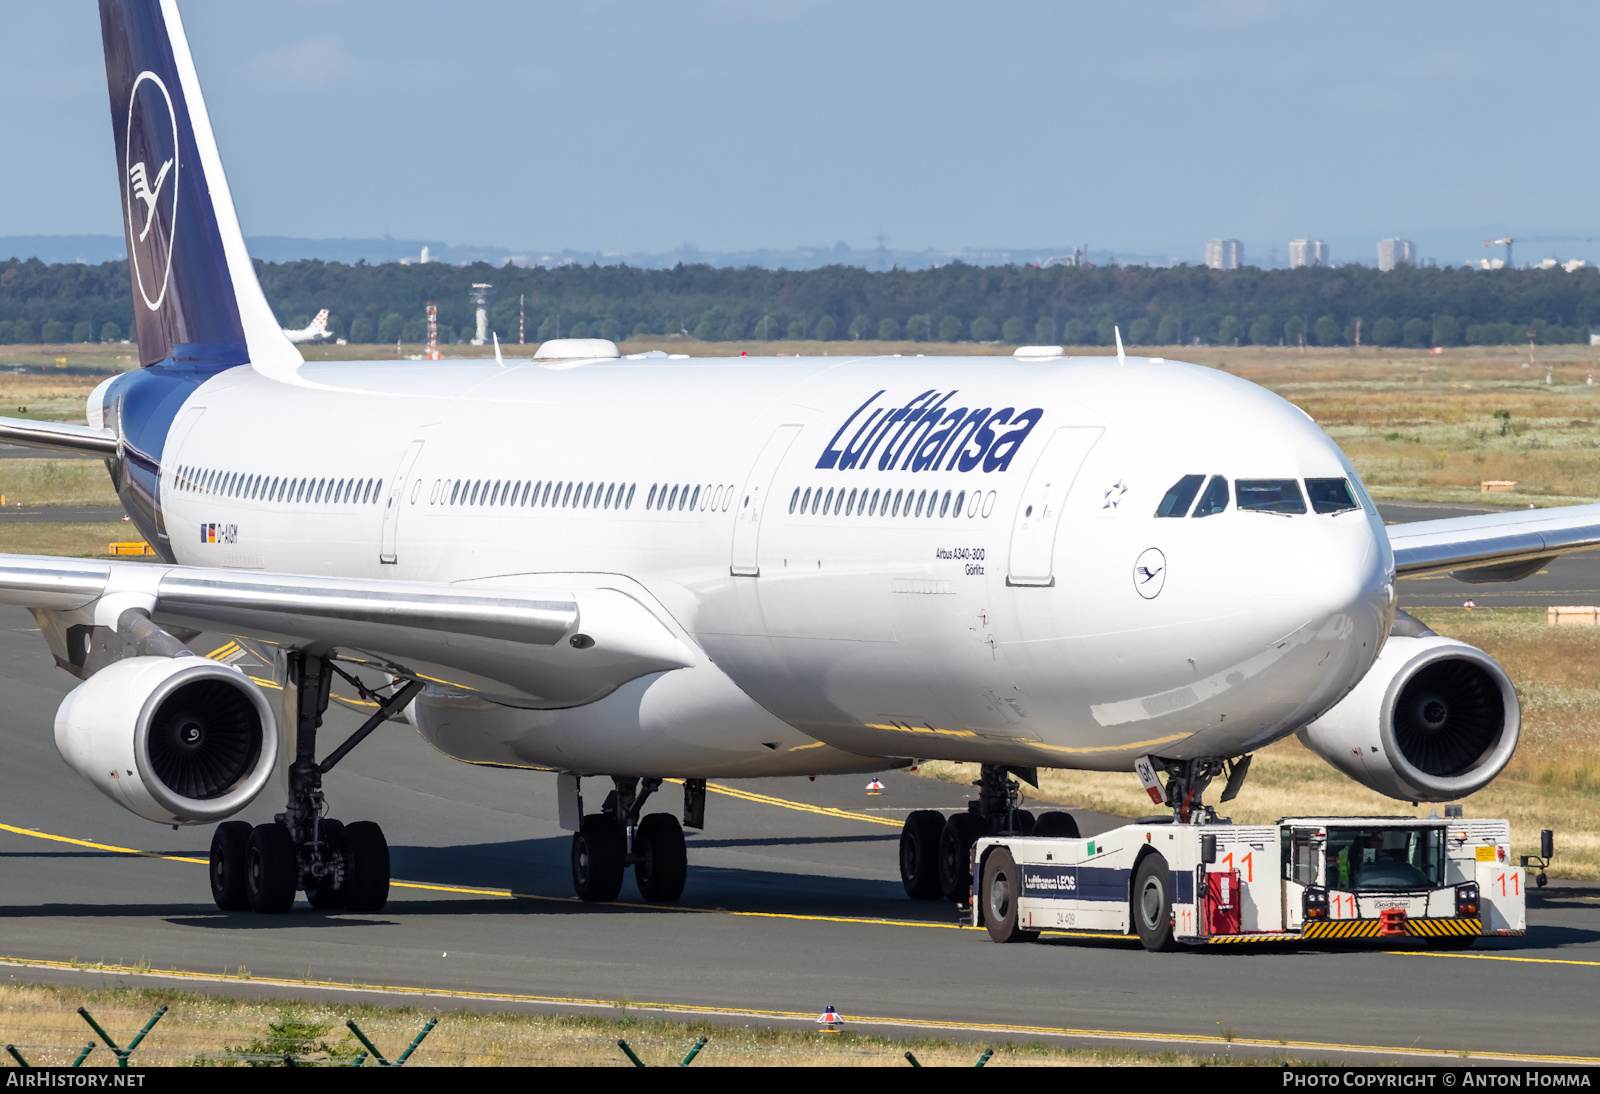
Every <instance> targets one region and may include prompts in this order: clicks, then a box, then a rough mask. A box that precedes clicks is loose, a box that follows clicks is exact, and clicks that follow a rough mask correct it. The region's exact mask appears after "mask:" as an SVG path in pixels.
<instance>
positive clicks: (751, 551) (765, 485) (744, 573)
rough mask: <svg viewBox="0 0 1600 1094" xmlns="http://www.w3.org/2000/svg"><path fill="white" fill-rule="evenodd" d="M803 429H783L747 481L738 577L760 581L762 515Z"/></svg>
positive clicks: (737, 533)
mask: <svg viewBox="0 0 1600 1094" xmlns="http://www.w3.org/2000/svg"><path fill="white" fill-rule="evenodd" d="M801 428H802V427H801V426H798V425H780V426H779V427H778V428H777V429H776V430H774V431H773V434H772V436H771V437H768V438H767V443H766V445H765V446H763V447H762V449H761V455H759V456H757V457H756V462H755V466H753V467H752V468H750V475H749V477H748V478H746V479H745V482H744V490H743V491H742V492H741V493H740V495H739V498H738V505H739V515H738V517H737V519H735V520H734V522H733V563H732V565H731V566H730V567H729V572H730V573H732V574H733V576H735V577H759V576H760V574H761V565H760V562H759V561H758V558H759V556H758V555H757V554H756V549H757V547H758V546H759V543H758V541H759V539H760V536H761V515H762V513H764V512H765V511H766V508H767V506H768V504H770V503H771V495H772V480H773V478H774V477H775V476H776V475H777V473H778V465H779V464H781V463H782V462H783V457H784V456H785V455H786V454H787V453H788V451H789V446H790V445H792V444H793V443H794V439H795V438H796V437H798V436H799V435H800V430H801Z"/></svg>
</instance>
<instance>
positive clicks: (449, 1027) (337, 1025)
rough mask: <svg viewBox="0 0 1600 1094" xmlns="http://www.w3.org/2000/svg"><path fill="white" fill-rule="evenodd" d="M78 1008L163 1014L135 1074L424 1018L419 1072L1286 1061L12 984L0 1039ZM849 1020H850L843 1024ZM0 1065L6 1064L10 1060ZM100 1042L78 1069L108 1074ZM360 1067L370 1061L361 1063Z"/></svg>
mask: <svg viewBox="0 0 1600 1094" xmlns="http://www.w3.org/2000/svg"><path fill="white" fill-rule="evenodd" d="M80 1006H81V1007H85V1008H86V1009H87V1010H88V1011H89V1012H90V1013H91V1014H92V1015H93V1016H94V1018H95V1020H96V1021H97V1022H99V1023H100V1025H101V1026H102V1027H103V1028H104V1029H105V1030H106V1032H107V1033H109V1034H111V1036H112V1037H114V1038H116V1039H118V1041H119V1043H121V1044H127V1042H128V1039H129V1038H130V1037H131V1036H132V1035H133V1034H134V1033H135V1032H137V1031H138V1030H139V1029H140V1027H142V1026H143V1025H144V1024H145V1022H147V1021H149V1019H150V1016H151V1014H152V1013H154V1011H155V1009H156V1008H157V1007H159V1006H166V1007H168V1008H169V1009H168V1011H167V1014H166V1015H165V1016H163V1017H162V1019H161V1021H160V1022H158V1023H157V1024H156V1026H155V1028H154V1029H153V1030H152V1031H151V1033H150V1035H149V1036H148V1037H147V1038H146V1039H145V1040H144V1042H143V1043H142V1044H141V1045H140V1046H139V1048H138V1049H137V1051H136V1052H135V1053H134V1055H133V1057H132V1061H131V1062H132V1063H133V1064H134V1065H135V1066H141V1065H142V1066H145V1067H153V1066H162V1065H167V1066H173V1065H176V1066H185V1065H189V1066H194V1065H201V1066H244V1065H252V1064H253V1065H255V1066H271V1065H273V1064H281V1062H282V1059H283V1055H284V1053H286V1052H288V1053H290V1054H292V1055H294V1056H295V1059H296V1062H297V1063H300V1064H302V1065H305V1064H314V1063H325V1064H326V1063H334V1064H340V1063H342V1064H348V1063H350V1062H351V1061H352V1060H353V1058H354V1057H355V1055H356V1054H357V1052H358V1051H360V1049H361V1045H360V1043H359V1042H358V1041H357V1040H356V1038H355V1036H354V1034H352V1033H351V1032H350V1031H349V1030H348V1029H347V1028H346V1027H345V1025H344V1023H345V1020H346V1019H354V1020H355V1022H356V1024H357V1025H359V1026H360V1027H361V1030H362V1032H363V1033H365V1034H366V1035H367V1037H368V1038H369V1039H370V1040H371V1041H372V1042H373V1044H374V1045H376V1046H377V1048H378V1050H379V1051H380V1052H382V1053H383V1054H384V1056H385V1057H386V1058H388V1059H389V1060H391V1061H392V1060H394V1059H395V1058H396V1057H397V1056H398V1055H399V1054H400V1053H401V1052H402V1051H404V1049H405V1047H406V1045H408V1044H409V1043H410V1042H411V1039H412V1038H413V1037H415V1036H416V1034H417V1032H418V1030H420V1029H421V1028H422V1025H423V1023H424V1022H425V1021H426V1020H427V1019H428V1018H432V1017H437V1018H438V1019H439V1024H438V1025H437V1026H436V1027H435V1028H434V1030H433V1031H432V1032H431V1033H430V1034H429V1035H428V1037H427V1038H426V1039H425V1040H424V1041H423V1042H422V1044H421V1046H420V1047H419V1048H418V1049H417V1051H416V1053H415V1054H414V1055H413V1056H412V1057H411V1059H410V1060H409V1061H408V1064H409V1065H415V1066H422V1067H500V1066H520V1067H526V1066H566V1067H605V1066H611V1067H631V1066H633V1065H632V1064H631V1063H630V1062H629V1060H628V1059H627V1057H625V1056H624V1055H623V1053H622V1050H621V1049H620V1048H618V1047H617V1040H618V1039H619V1038H625V1039H626V1040H627V1041H628V1044H629V1047H630V1048H632V1049H633V1051H634V1052H635V1053H636V1054H637V1055H638V1056H639V1057H640V1058H641V1059H642V1060H643V1061H644V1062H645V1063H646V1064H648V1065H651V1066H656V1067H660V1066H674V1065H676V1064H677V1063H678V1062H679V1061H680V1060H681V1059H682V1058H683V1057H684V1055H685V1054H686V1053H687V1052H688V1051H689V1049H690V1047H691V1046H693V1044H694V1042H695V1040H696V1039H697V1038H700V1037H705V1038H706V1039H707V1040H706V1045H705V1047H704V1048H703V1049H702V1050H701V1051H700V1053H699V1055H698V1056H696V1057H695V1060H694V1064H693V1066H695V1067H792V1066H812V1067H816V1066H822V1067H909V1066H910V1064H909V1062H908V1061H907V1060H906V1058H905V1054H906V1052H907V1051H910V1052H912V1053H913V1054H914V1055H915V1056H916V1057H917V1061H918V1062H919V1063H921V1064H924V1065H927V1066H957V1067H971V1066H972V1065H973V1064H974V1063H975V1062H976V1060H977V1058H978V1056H979V1054H980V1053H981V1052H982V1051H983V1049H984V1048H985V1047H992V1048H993V1049H994V1055H993V1057H992V1058H991V1059H990V1060H989V1062H988V1064H987V1065H986V1066H988V1067H1019V1066H1020V1067H1060V1066H1078V1067H1104V1066H1108V1065H1124V1066H1140V1065H1184V1066H1193V1065H1195V1064H1213V1065H1215V1064H1230V1063H1254V1064H1263V1065H1268V1066H1277V1065H1279V1064H1281V1063H1283V1062H1291V1063H1292V1062H1295V1061H1294V1060H1292V1059H1291V1058H1290V1057H1287V1056H1284V1057H1275V1058H1271V1059H1268V1058H1265V1057H1263V1058H1256V1059H1245V1060H1237V1059H1232V1058H1230V1057H1229V1056H1228V1055H1227V1053H1226V1051H1225V1047H1224V1046H1223V1045H1222V1044H1221V1043H1220V1040H1219V1046H1218V1047H1219V1049H1222V1051H1219V1052H1218V1053H1216V1054H1207V1053H1200V1052H1194V1051H1188V1052H1181V1053H1180V1052H1168V1053H1158V1052H1139V1051H1118V1050H1110V1049H1072V1048H1061V1047H1057V1046H1054V1045H1046V1044H1043V1043H1039V1042H1033V1043H1027V1042H1020V1043H1019V1042H1009V1041H998V1040H997V1041H994V1042H992V1043H989V1044H961V1043H957V1042H952V1041H948V1040H941V1039H936V1038H921V1039H905V1040H902V1039H894V1038H887V1037H877V1036H872V1035H869V1034H863V1033H856V1032H851V1031H849V1030H848V1029H847V1030H846V1031H844V1032H839V1033H831V1034H829V1033H822V1032H820V1031H817V1030H809V1029H807V1030H794V1029H782V1028H770V1027H751V1026H742V1025H733V1024H731V1023H713V1022H701V1021H696V1022H675V1021H667V1020H661V1019H658V1018H655V1017H648V1016H640V1015H635V1014H633V1013H630V1011H629V1008H628V1006H627V1005H626V1003H619V1005H618V1006H617V1007H616V1008H615V1009H614V1010H613V1011H612V1012H611V1013H596V1014H593V1015H582V1016H576V1017H570V1016H552V1015H534V1014H517V1013H498V1014H497V1013H477V1012H467V1011H456V1012H443V1013H441V1011H438V1010H429V1011H423V1010H418V1009H416V1008H414V1007H379V1006H372V1005H348V1006H345V1005H333V1004H327V1003H296V1002H290V1001H287V1000H282V999H265V1000H248V1001H247V1000H238V999H232V998H228V997H225V996H213V995H200V994H195V993H189V992H178V991H170V990H140V989H133V988H122V989H112V990H89V989H83V988H73V987H53V986H33V985H27V984H19V983H15V982H13V983H11V984H7V985H4V986H0V1042H3V1043H11V1044H14V1045H15V1046H16V1047H17V1049H18V1050H19V1051H20V1052H21V1053H22V1055H23V1057H24V1058H25V1059H27V1060H28V1062H29V1063H32V1064H36V1065H37V1064H56V1065H61V1064H70V1063H71V1062H72V1061H73V1059H75V1058H76V1056H77V1054H78V1053H79V1052H80V1051H82V1049H83V1046H84V1045H85V1044H87V1043H89V1042H90V1041H91V1040H95V1039H96V1038H94V1035H93V1033H92V1032H91V1031H90V1030H89V1028H88V1026H87V1024H86V1023H85V1022H84V1021H83V1020H82V1019H81V1018H80V1017H78V1015H77V1014H76V1013H75V1011H76V1010H77V1008H78V1007H80ZM846 1020H847V1022H848V1015H847V1016H846ZM0 1063H3V1064H4V1065H6V1066H12V1061H11V1059H10V1058H9V1057H0ZM113 1063H114V1058H113V1056H112V1054H111V1053H110V1052H109V1051H107V1050H106V1048H105V1046H104V1045H103V1044H102V1045H101V1046H100V1047H98V1048H97V1049H96V1050H95V1051H94V1053H92V1054H91V1055H90V1057H89V1059H88V1060H87V1061H86V1063H85V1066H88V1067H95V1066H99V1067H108V1066H111V1065H112V1064H113ZM368 1066H371V1064H370V1062H369V1064H368Z"/></svg>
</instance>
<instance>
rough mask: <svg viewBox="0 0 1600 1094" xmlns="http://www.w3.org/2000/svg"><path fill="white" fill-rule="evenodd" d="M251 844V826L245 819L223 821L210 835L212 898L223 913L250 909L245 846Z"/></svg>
mask: <svg viewBox="0 0 1600 1094" xmlns="http://www.w3.org/2000/svg"><path fill="white" fill-rule="evenodd" d="M249 843H250V826H249V825H248V824H246V823H245V822H244V821H223V822H222V823H221V824H219V825H217V830H216V832H214V833H213V834H212V836H211V899H212V900H215V901H216V902H217V907H218V908H219V909H221V910H222V911H224V912H244V911H248V910H249V908H250V897H249V895H248V894H247V893H246V892H245V887H244V876H245V848H246V847H247V846H249Z"/></svg>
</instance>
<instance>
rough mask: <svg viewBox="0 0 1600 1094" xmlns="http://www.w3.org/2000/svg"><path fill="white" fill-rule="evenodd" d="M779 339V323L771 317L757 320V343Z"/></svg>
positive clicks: (766, 316) (764, 316)
mask: <svg viewBox="0 0 1600 1094" xmlns="http://www.w3.org/2000/svg"><path fill="white" fill-rule="evenodd" d="M777 337H778V321H777V320H776V319H774V318H772V316H770V315H763V316H762V317H761V318H760V319H758V320H756V341H757V342H770V341H772V340H773V339H775V338H777Z"/></svg>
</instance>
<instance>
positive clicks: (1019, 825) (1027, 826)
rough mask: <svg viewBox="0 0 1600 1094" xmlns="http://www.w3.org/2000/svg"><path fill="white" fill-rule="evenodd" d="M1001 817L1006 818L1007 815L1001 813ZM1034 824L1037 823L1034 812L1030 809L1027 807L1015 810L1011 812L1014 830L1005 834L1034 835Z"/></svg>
mask: <svg viewBox="0 0 1600 1094" xmlns="http://www.w3.org/2000/svg"><path fill="white" fill-rule="evenodd" d="M1000 819H1001V820H1004V819H1005V815H1004V814H1001V818H1000ZM1034 824H1035V821H1034V819H1033V814H1032V813H1030V812H1029V811H1028V810H1026V809H1016V810H1013V811H1012V813H1011V829H1012V830H1011V831H1010V832H1007V833H1005V835H1010V836H1031V835H1033V826H1034Z"/></svg>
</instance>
